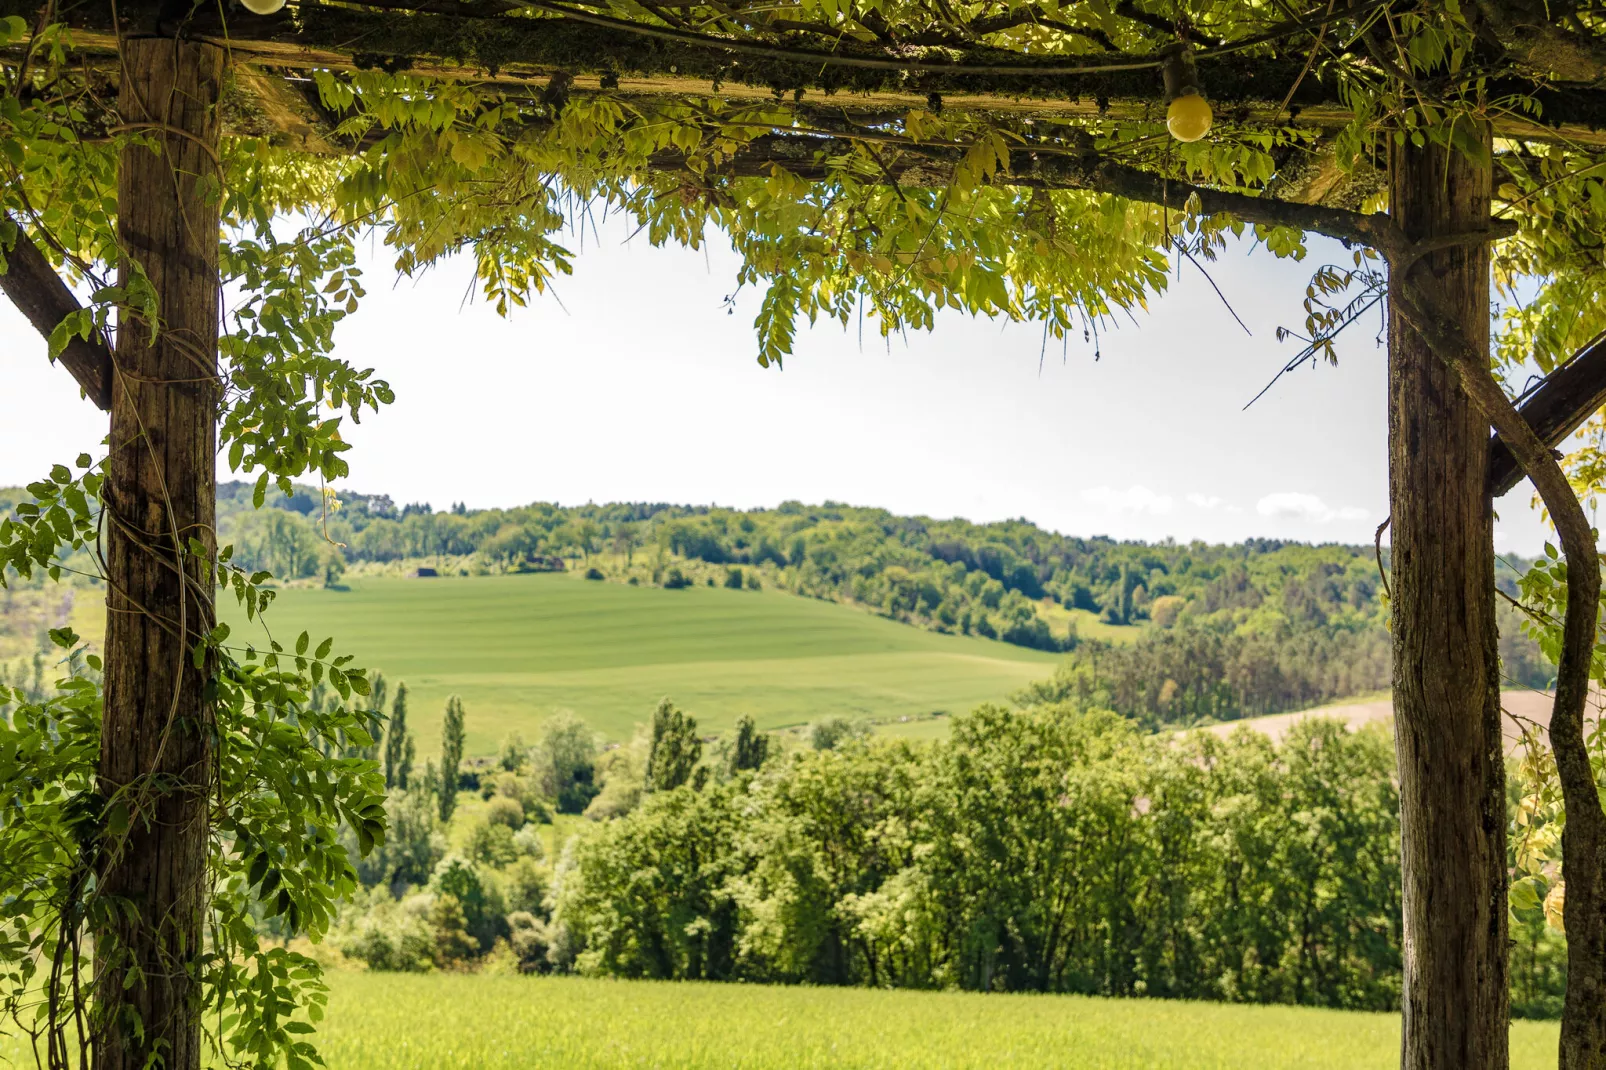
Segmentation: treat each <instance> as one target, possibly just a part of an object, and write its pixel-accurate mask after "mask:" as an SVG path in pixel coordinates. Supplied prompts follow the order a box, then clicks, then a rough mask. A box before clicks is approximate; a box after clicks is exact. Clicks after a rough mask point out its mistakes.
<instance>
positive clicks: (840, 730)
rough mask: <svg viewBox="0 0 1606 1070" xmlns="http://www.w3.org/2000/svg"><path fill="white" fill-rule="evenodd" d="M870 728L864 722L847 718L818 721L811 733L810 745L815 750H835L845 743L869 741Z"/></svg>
mask: <svg viewBox="0 0 1606 1070" xmlns="http://www.w3.org/2000/svg"><path fill="white" fill-rule="evenodd" d="M869 736H870V726H869V725H867V724H865V723H864V722H863V721H850V720H848V719H847V718H846V717H832V718H830V719H829V720H825V721H817V722H815V724H814V726H813V727H812V728H811V729H810V731H809V744H810V745H811V746H813V748H814V749H815V750H835V749H836V748H837V747H839V746H841V745H842V744H844V743H849V742H852V741H854V740H860V739H868V738H869Z"/></svg>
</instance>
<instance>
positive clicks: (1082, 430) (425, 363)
mask: <svg viewBox="0 0 1606 1070" xmlns="http://www.w3.org/2000/svg"><path fill="white" fill-rule="evenodd" d="M628 234H629V231H628V230H627V229H626V228H624V227H622V226H616V225H613V224H610V223H604V225H603V227H602V232H601V239H600V241H599V240H598V239H597V238H595V237H594V236H592V235H591V233H590V231H589V229H588V231H587V240H586V242H585V243H584V246H585V247H584V251H583V252H581V253H580V255H579V256H578V258H577V261H576V271H575V275H574V276H573V277H571V278H567V279H562V280H560V282H559V284H558V288H557V292H556V296H555V297H554V296H553V295H551V294H549V295H547V296H545V297H541V298H537V299H536V300H534V301H533V302H532V304H531V307H529V308H527V309H520V310H516V311H515V312H514V313H513V314H512V315H511V316H510V317H509V318H508V319H506V320H503V319H499V318H498V317H497V316H496V314H495V313H494V312H493V311H492V310H491V309H490V308H488V307H487V306H486V305H485V304H484V303H482V302H471V303H469V304H467V305H465V304H464V303H463V301H464V295H465V293H470V292H471V291H472V287H471V282H470V279H471V275H472V272H471V269H470V266H469V265H468V264H467V263H466V262H462V261H459V262H454V263H451V264H448V265H446V266H444V267H442V268H438V269H436V270H435V271H433V272H431V273H430V274H428V275H427V276H425V277H424V278H422V279H421V280H417V281H414V280H405V279H404V280H401V281H400V282H395V281H394V272H393V271H392V270H391V268H390V266H389V263H390V262H389V258H388V257H386V255H385V254H384V251H383V250H382V249H376V250H372V251H371V252H370V254H369V255H367V256H366V257H365V258H364V268H365V272H366V280H365V281H366V284H367V286H368V289H369V296H368V298H367V299H366V300H365V302H364V304H363V306H362V307H361V309H360V310H359V311H358V313H357V314H356V315H355V316H353V317H351V318H350V319H348V320H347V321H346V322H345V324H343V325H342V327H341V328H340V331H339V334H338V337H337V340H338V346H339V352H340V355H341V356H343V357H344V358H345V359H347V360H349V361H351V362H353V363H354V364H357V365H358V366H372V367H374V368H375V369H377V373H378V374H379V375H380V376H381V377H383V378H385V379H388V380H389V381H390V383H391V385H392V386H393V387H394V388H395V390H396V403H395V405H393V406H391V407H390V408H389V409H387V410H386V411H385V412H382V413H380V414H379V415H377V416H368V417H367V418H365V420H364V422H363V424H362V426H361V427H360V428H354V429H351V432H350V434H349V435H348V436H347V437H348V440H349V441H351V442H353V444H354V446H355V448H354V449H353V450H352V451H351V452H350V453H349V454H347V456H348V458H349V459H350V462H351V466H352V476H351V479H350V480H349V484H348V485H349V486H350V487H351V488H352V489H356V490H361V491H364V492H378V493H388V494H390V495H391V496H392V497H393V498H395V499H396V500H397V501H398V502H410V501H427V502H430V503H432V504H433V505H434V506H435V507H436V508H445V507H447V506H448V505H449V504H450V503H451V502H454V501H465V502H467V503H468V505H470V506H471V507H478V506H507V505H518V504H523V503H526V502H530V501H535V500H544V501H558V502H562V503H564V504H574V503H582V502H586V501H595V502H608V501H620V500H629V501H641V500H646V501H668V502H678V503H693V504H707V503H717V504H720V505H730V506H741V507H752V506H770V505H775V504H776V503H778V502H781V501H784V500H786V499H789V498H796V499H801V500H803V501H805V502H818V501H822V500H824V499H834V500H837V501H842V502H848V503H852V504H856V505H877V506H883V507H885V508H888V509H891V510H893V511H894V512H897V513H918V514H925V515H928V516H934V517H950V516H962V517H967V518H970V519H972V520H978V521H985V520H997V519H1004V518H1011V517H1025V518H1027V519H1029V520H1032V521H1034V522H1036V523H1038V524H1041V525H1043V526H1045V527H1048V528H1052V529H1055V530H1057V531H1061V532H1064V533H1067V534H1077V535H1092V534H1108V535H1114V536H1117V537H1122V538H1142V539H1159V538H1164V537H1167V536H1171V537H1175V538H1177V539H1178V540H1189V539H1195V538H1199V539H1206V540H1210V541H1223V540H1226V541H1237V540H1240V539H1243V538H1245V537H1248V536H1268V537H1280V538H1295V539H1308V540H1316V541H1343V542H1370V541H1371V539H1372V536H1373V532H1374V530H1375V528H1376V526H1377V524H1378V523H1379V522H1380V521H1381V520H1382V519H1383V517H1384V516H1385V515H1386V514H1387V497H1388V473H1387V452H1386V435H1387V425H1386V422H1385V412H1384V404H1385V396H1384V386H1385V377H1384V353H1383V350H1382V349H1381V348H1380V347H1379V346H1378V345H1377V342H1378V338H1379V332H1380V330H1381V324H1380V322H1379V321H1378V320H1377V319H1375V318H1374V319H1371V320H1369V321H1367V322H1366V323H1363V324H1357V325H1356V326H1355V327H1353V328H1351V331H1350V332H1349V335H1348V336H1347V337H1346V338H1345V340H1344V342H1343V344H1342V345H1341V350H1340V362H1339V364H1338V366H1337V367H1329V366H1327V365H1325V364H1324V365H1322V366H1320V367H1318V368H1315V369H1309V368H1306V369H1302V370H1300V371H1298V372H1295V373H1292V374H1290V375H1288V376H1285V377H1284V378H1283V380H1282V381H1281V382H1280V383H1278V384H1277V385H1276V386H1275V387H1274V388H1273V389H1272V390H1271V391H1270V392H1269V393H1267V394H1266V396H1265V397H1263V398H1261V399H1260V400H1259V401H1258V402H1256V403H1255V404H1254V405H1253V406H1252V407H1250V408H1249V409H1248V410H1247V411H1244V408H1243V406H1244V404H1245V403H1246V402H1247V401H1249V399H1250V398H1252V397H1253V396H1254V395H1255V394H1256V393H1257V392H1258V391H1259V390H1260V389H1261V388H1262V387H1263V386H1265V385H1266V383H1267V382H1268V381H1269V380H1270V379H1271V377H1272V376H1273V375H1274V374H1275V372H1276V371H1277V369H1278V368H1280V367H1281V366H1282V364H1283V363H1284V362H1285V361H1286V360H1287V359H1288V358H1289V357H1290V356H1291V355H1292V354H1293V353H1294V352H1296V350H1297V343H1296V342H1293V341H1289V342H1286V343H1279V342H1277V340H1276V334H1275V331H1276V327H1277V325H1278V324H1290V325H1297V324H1299V323H1300V322H1301V321H1302V320H1303V313H1302V310H1301V307H1300V299H1301V297H1302V296H1303V292H1304V287H1305V284H1306V282H1307V281H1308V279H1309V277H1310V273H1311V270H1312V269H1313V268H1314V267H1315V266H1317V265H1318V264H1320V263H1323V262H1326V261H1328V260H1334V261H1347V254H1346V253H1345V252H1344V251H1343V250H1342V249H1341V248H1339V247H1338V246H1336V245H1324V244H1318V245H1316V246H1314V247H1313V250H1312V255H1311V257H1310V258H1308V259H1307V260H1306V261H1305V262H1304V263H1302V264H1294V263H1290V262H1284V261H1278V260H1275V259H1274V258H1272V257H1271V256H1270V255H1268V254H1266V253H1265V252H1264V251H1261V252H1258V253H1251V252H1249V250H1248V247H1247V246H1244V247H1241V248H1237V249H1234V250H1233V251H1232V252H1231V253H1229V255H1227V256H1226V257H1225V258H1224V259H1223V260H1222V261H1220V262H1218V263H1217V264H1216V265H1214V266H1213V267H1212V268H1211V274H1212V276H1213V277H1214V279H1215V281H1216V283H1217V284H1218V285H1219V286H1220V287H1221V289H1222V290H1223V292H1224V293H1225V295H1226V297H1227V298H1228V300H1230V301H1231V302H1232V305H1233V307H1234V308H1235V309H1236V310H1237V312H1238V314H1239V315H1240V316H1242V317H1243V319H1244V321H1245V323H1247V325H1248V326H1249V328H1250V330H1251V331H1252V332H1253V333H1252V336H1251V335H1246V334H1245V333H1244V330H1243V328H1241V327H1240V326H1239V325H1238V324H1237V323H1236V322H1234V320H1233V318H1232V316H1231V314H1230V313H1229V312H1228V311H1227V309H1226V308H1225V307H1224V306H1223V304H1222V302H1221V300H1220V299H1219V298H1217V297H1216V295H1215V294H1214V292H1213V291H1212V290H1211V288H1210V286H1209V284H1208V283H1207V282H1206V281H1205V280H1204V278H1203V277H1202V276H1201V275H1200V273H1199V272H1198V271H1197V270H1195V269H1194V268H1193V267H1192V266H1189V265H1186V264H1184V265H1183V269H1182V273H1181V274H1180V276H1179V277H1177V278H1176V279H1175V280H1174V282H1173V286H1172V290H1171V292H1170V293H1169V294H1167V295H1166V296H1165V297H1164V298H1162V299H1161V300H1160V301H1159V302H1157V303H1156V305H1155V307H1154V308H1153V309H1151V310H1150V311H1149V312H1147V313H1140V314H1139V315H1138V316H1137V321H1136V323H1135V324H1134V323H1132V322H1125V323H1123V324H1121V325H1120V327H1119V329H1117V330H1114V331H1113V332H1110V333H1106V334H1105V335H1103V337H1102V338H1101V340H1100V344H1099V347H1098V349H1099V352H1098V356H1097V359H1095V351H1094V346H1093V345H1092V344H1090V343H1086V342H1083V341H1082V340H1081V339H1080V338H1077V339H1074V340H1073V341H1071V343H1070V344H1069V346H1068V347H1065V348H1063V349H1062V347H1061V346H1060V345H1059V344H1058V343H1051V344H1050V345H1049V346H1048V348H1047V351H1046V353H1045V351H1044V347H1043V333H1042V329H1041V327H1039V326H1035V325H1031V324H1020V325H1005V324H1000V323H996V322H988V321H984V320H974V319H971V318H969V317H967V316H963V315H959V314H957V313H950V314H946V315H943V316H940V317H939V319H938V324H937V329H936V330H935V331H934V332H933V333H930V334H910V335H909V336H908V337H907V339H905V338H902V337H898V338H894V339H893V340H892V342H891V345H890V346H888V345H887V343H886V342H885V341H884V340H883V339H882V338H881V337H880V335H879V333H878V332H877V331H876V329H875V326H874V323H873V322H870V321H867V322H866V325H865V332H864V338H863V344H862V345H861V344H860V339H859V335H858V332H857V330H856V328H854V327H850V328H849V329H848V330H847V331H844V330H843V329H842V328H841V327H840V326H839V325H837V324H836V323H834V322H832V323H822V324H820V325H819V326H817V327H815V328H813V329H812V330H808V329H804V330H800V331H799V332H798V337H797V343H796V353H795V354H794V355H793V356H792V357H791V358H789V359H788V360H787V362H786V366H785V368H784V369H775V368H770V369H765V368H761V367H759V365H758V364H757V362H756V361H755V360H754V353H755V352H756V347H755V344H754V336H753V330H752V320H753V316H754V314H755V312H756V310H757V306H758V298H759V296H760V295H759V294H758V293H756V292H744V293H742V294H741V295H739V297H738V299H737V300H736V302H735V304H734V313H728V312H727V306H726V304H725V298H726V297H727V295H729V294H730V293H731V292H732V291H733V290H734V289H735V275H736V267H737V261H736V258H735V257H734V256H733V255H732V254H731V253H730V252H729V251H728V249H727V248H725V246H724V245H723V243H722V242H720V241H718V240H717V239H716V241H715V242H714V244H713V246H712V247H711V248H710V249H708V250H707V251H706V252H704V251H696V252H693V251H688V250H684V249H679V248H670V249H654V248H652V247H651V245H649V244H648V242H647V241H646V240H645V239H644V238H637V239H635V240H634V241H630V242H628V243H627V242H626V241H625V238H626V237H627V235H628ZM570 245H571V247H572V248H574V249H576V250H577V251H578V250H579V249H580V242H579V239H578V238H572V239H571V241H570ZM0 368H3V374H4V376H5V379H4V381H5V382H6V384H7V389H6V390H5V391H3V392H0V485H6V484H17V483H23V482H26V481H28V480H30V479H35V478H38V477H39V476H40V475H41V474H43V473H44V472H45V471H47V470H48V468H49V466H50V465H51V464H52V463H55V462H58V461H62V460H64V459H70V458H72V457H74V456H76V455H77V454H78V453H79V452H80V451H82V450H84V449H87V448H92V447H93V446H94V444H95V443H97V442H98V441H99V440H100V438H101V437H102V436H103V435H104V433H105V424H104V419H103V417H102V416H101V414H99V413H97V412H96V411H95V410H94V409H93V407H92V406H90V405H89V404H88V403H87V402H85V401H82V400H81V399H79V397H78V396H77V391H76V388H75V387H74V386H73V384H72V381H71V379H70V377H69V376H68V375H67V373H66V372H65V371H64V370H62V369H60V368H53V367H50V366H49V365H48V364H47V362H46V360H45V355H44V345H43V343H42V342H41V341H40V340H39V339H38V338H37V337H36V336H35V335H34V334H33V333H32V332H31V330H30V329H29V328H28V326H27V324H26V323H24V322H23V321H22V319H21V317H20V316H19V315H18V314H17V313H16V311H15V310H14V309H12V308H11V307H10V306H9V305H7V304H5V303H4V302H3V301H0ZM220 477H221V478H230V476H229V474H228V473H227V471H226V464H224V465H220ZM1530 497H1531V491H1530V489H1529V485H1528V484H1527V483H1523V484H1521V485H1520V486H1519V487H1518V489H1517V490H1515V491H1513V492H1512V493H1511V494H1509V495H1507V496H1506V497H1505V498H1504V499H1503V500H1502V501H1501V502H1500V503H1499V508H1500V510H1501V513H1502V518H1501V522H1500V528H1499V533H1498V534H1497V545H1498V546H1499V547H1500V548H1501V549H1503V550H1507V551H1514V552H1519V553H1532V552H1534V551H1536V550H1537V549H1538V548H1539V547H1540V546H1541V545H1542V542H1543V540H1544V538H1545V533H1546V529H1545V528H1544V526H1543V525H1542V524H1541V523H1540V521H1539V518H1538V516H1537V515H1536V514H1535V513H1533V512H1532V511H1531V509H1530V507H1529V504H1528V503H1529V499H1530Z"/></svg>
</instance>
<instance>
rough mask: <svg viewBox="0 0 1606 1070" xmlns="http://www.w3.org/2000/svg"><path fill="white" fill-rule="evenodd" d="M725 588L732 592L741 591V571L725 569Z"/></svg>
mask: <svg viewBox="0 0 1606 1070" xmlns="http://www.w3.org/2000/svg"><path fill="white" fill-rule="evenodd" d="M725 586H726V587H728V588H730V589H731V590H733V591H739V590H741V589H742V570H741V569H739V568H728V569H726V570H725Z"/></svg>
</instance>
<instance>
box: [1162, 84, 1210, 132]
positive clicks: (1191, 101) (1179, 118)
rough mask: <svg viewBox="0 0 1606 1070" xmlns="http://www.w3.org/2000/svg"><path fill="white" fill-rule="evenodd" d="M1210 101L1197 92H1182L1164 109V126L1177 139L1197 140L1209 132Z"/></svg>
mask: <svg viewBox="0 0 1606 1070" xmlns="http://www.w3.org/2000/svg"><path fill="white" fill-rule="evenodd" d="M1212 118H1213V116H1212V115H1211V113H1210V103H1209V102H1208V101H1207V100H1205V98H1204V97H1201V96H1200V95H1199V94H1198V93H1184V94H1182V95H1181V96H1180V97H1178V98H1177V99H1175V100H1173V101H1172V102H1171V106H1170V107H1169V108H1167V109H1166V111H1165V128H1166V129H1167V130H1169V131H1171V136H1172V137H1174V138H1176V139H1177V140H1178V141H1198V140H1199V139H1200V138H1202V137H1204V136H1205V135H1206V134H1208V133H1210V120H1211V119H1212Z"/></svg>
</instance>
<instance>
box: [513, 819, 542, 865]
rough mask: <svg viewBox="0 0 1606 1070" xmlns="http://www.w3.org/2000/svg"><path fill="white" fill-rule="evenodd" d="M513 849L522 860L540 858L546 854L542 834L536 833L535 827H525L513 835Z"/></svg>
mask: <svg viewBox="0 0 1606 1070" xmlns="http://www.w3.org/2000/svg"><path fill="white" fill-rule="evenodd" d="M513 849H514V850H516V851H518V853H519V856H520V857H521V858H540V857H541V856H542V855H544V854H546V848H544V847H542V846H541V834H540V833H538V832H536V831H535V826H534V825H525V826H524V827H523V828H521V829H519V830H518V831H517V832H515V833H514V834H513Z"/></svg>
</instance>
